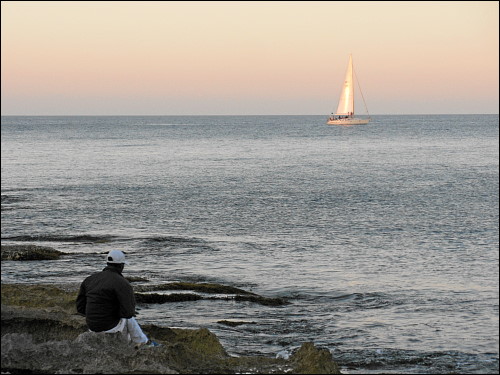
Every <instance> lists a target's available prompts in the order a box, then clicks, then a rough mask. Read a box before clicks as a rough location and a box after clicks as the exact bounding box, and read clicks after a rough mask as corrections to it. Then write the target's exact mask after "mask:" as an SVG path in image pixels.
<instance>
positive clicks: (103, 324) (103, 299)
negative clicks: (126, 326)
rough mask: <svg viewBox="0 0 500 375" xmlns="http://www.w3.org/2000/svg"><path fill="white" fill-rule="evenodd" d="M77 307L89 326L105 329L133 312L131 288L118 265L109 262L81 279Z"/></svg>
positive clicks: (131, 315)
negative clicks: (104, 266)
mask: <svg viewBox="0 0 500 375" xmlns="http://www.w3.org/2000/svg"><path fill="white" fill-rule="evenodd" d="M76 309H77V311H78V312H79V313H80V314H83V315H85V318H86V321H87V325H88V327H89V329H90V330H92V331H94V332H102V331H107V330H108V329H111V328H113V327H115V326H116V325H117V324H118V322H119V321H120V319H121V318H127V319H129V318H132V317H133V316H134V315H135V297H134V291H133V290H132V286H131V285H130V283H129V282H128V281H127V280H126V279H125V278H124V277H123V276H122V274H121V273H120V271H119V270H118V269H117V268H115V267H113V266H108V267H106V268H104V270H102V271H101V272H98V273H95V274H93V275H92V276H89V277H87V278H86V279H85V280H84V281H83V282H82V284H81V286H80V292H79V293H78V297H77V299H76Z"/></svg>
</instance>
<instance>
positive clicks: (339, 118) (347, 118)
mask: <svg viewBox="0 0 500 375" xmlns="http://www.w3.org/2000/svg"><path fill="white" fill-rule="evenodd" d="M360 92H361V89H360ZM361 95H363V93H361ZM364 100H365V99H364V98H363V102H364ZM365 107H366V103H365ZM366 112H367V113H368V109H367V110H366ZM368 116H369V115H368ZM368 122H370V117H368V118H356V117H354V68H353V66H352V56H349V65H348V66H347V72H346V74H345V80H344V84H343V85H342V91H341V93H340V100H339V105H338V107H337V112H336V113H335V115H334V114H333V113H332V114H331V116H330V118H329V119H328V121H327V124H328V125H364V124H368Z"/></svg>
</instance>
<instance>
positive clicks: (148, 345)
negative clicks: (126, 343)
mask: <svg viewBox="0 0 500 375" xmlns="http://www.w3.org/2000/svg"><path fill="white" fill-rule="evenodd" d="M158 346H162V345H161V344H159V343H157V342H156V341H153V340H148V341H147V342H141V343H140V344H136V345H135V348H136V349H140V348H156V347H158Z"/></svg>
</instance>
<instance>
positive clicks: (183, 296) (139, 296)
mask: <svg viewBox="0 0 500 375" xmlns="http://www.w3.org/2000/svg"><path fill="white" fill-rule="evenodd" d="M200 299H203V297H202V296H200V295H198V294H193V293H172V294H157V293H135V300H136V302H137V303H166V302H185V301H198V300H200Z"/></svg>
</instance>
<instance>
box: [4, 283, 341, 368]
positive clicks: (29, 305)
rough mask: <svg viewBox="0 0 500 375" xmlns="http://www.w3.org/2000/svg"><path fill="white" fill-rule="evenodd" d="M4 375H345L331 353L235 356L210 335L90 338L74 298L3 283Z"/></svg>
mask: <svg viewBox="0 0 500 375" xmlns="http://www.w3.org/2000/svg"><path fill="white" fill-rule="evenodd" d="M1 291H2V307H1V308H2V327H1V332H2V346H1V351H2V355H1V360H2V373H12V374H15V373H24V374H95V373H101V374H178V373H180V374H235V373H247V374H285V373H287V374H290V373H293V374H340V371H339V368H338V366H337V364H336V363H335V362H334V361H333V360H332V355H331V353H330V351H329V350H327V349H324V348H318V347H316V346H314V345H313V344H312V343H303V344H302V346H301V347H300V348H299V349H298V350H296V351H295V352H294V353H293V354H292V355H291V356H290V357H289V359H283V358H270V357H266V356H251V357H250V356H249V357H233V356H230V355H228V354H227V352H226V350H225V348H224V347H223V346H222V345H221V344H220V342H219V340H218V338H217V337H216V336H215V335H214V334H213V333H212V332H210V331H209V330H208V329H206V328H202V329H176V328H166V327H159V326H155V325H143V326H142V328H143V330H144V332H145V333H146V334H147V335H148V336H149V337H151V338H152V339H154V340H155V341H157V342H159V343H161V344H162V346H160V347H142V348H140V349H135V347H134V345H132V344H130V343H128V342H126V340H124V339H123V337H122V336H121V335H120V334H103V333H94V332H89V331H88V329H87V326H86V324H85V319H84V318H83V317H81V316H79V315H77V314H76V310H75V304H74V301H75V298H76V291H75V290H73V288H64V287H58V286H53V285H24V284H2V289H1Z"/></svg>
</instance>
